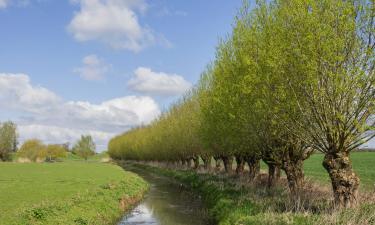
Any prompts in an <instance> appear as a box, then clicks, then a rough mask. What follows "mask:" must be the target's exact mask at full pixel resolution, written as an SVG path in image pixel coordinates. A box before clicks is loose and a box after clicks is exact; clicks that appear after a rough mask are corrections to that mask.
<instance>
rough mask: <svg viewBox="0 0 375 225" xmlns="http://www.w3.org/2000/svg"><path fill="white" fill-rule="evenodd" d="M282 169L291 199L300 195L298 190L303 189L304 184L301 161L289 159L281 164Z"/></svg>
mask: <svg viewBox="0 0 375 225" xmlns="http://www.w3.org/2000/svg"><path fill="white" fill-rule="evenodd" d="M282 167H283V170H284V171H285V174H286V178H287V180H288V186H289V190H290V192H291V194H292V197H295V196H297V195H298V194H299V193H300V190H301V189H302V188H303V184H304V174H303V160H302V159H296V160H292V159H289V160H287V161H285V162H284V163H283V166H282Z"/></svg>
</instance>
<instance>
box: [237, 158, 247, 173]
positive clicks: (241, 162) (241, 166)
mask: <svg viewBox="0 0 375 225" xmlns="http://www.w3.org/2000/svg"><path fill="white" fill-rule="evenodd" d="M236 163H237V167H236V174H237V175H240V174H242V173H243V171H244V170H245V160H244V158H243V157H242V156H236Z"/></svg>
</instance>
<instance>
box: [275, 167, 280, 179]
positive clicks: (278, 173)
mask: <svg viewBox="0 0 375 225" xmlns="http://www.w3.org/2000/svg"><path fill="white" fill-rule="evenodd" d="M280 177H281V169H280V166H277V165H275V180H276V181H278V180H280Z"/></svg>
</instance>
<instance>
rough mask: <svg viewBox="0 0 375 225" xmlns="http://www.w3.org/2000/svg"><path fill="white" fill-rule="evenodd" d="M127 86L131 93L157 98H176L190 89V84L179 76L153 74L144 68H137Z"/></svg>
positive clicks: (160, 73) (161, 73)
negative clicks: (150, 95) (156, 96)
mask: <svg viewBox="0 0 375 225" xmlns="http://www.w3.org/2000/svg"><path fill="white" fill-rule="evenodd" d="M127 85H128V87H129V88H130V89H131V90H133V91H136V92H140V93H144V94H152V95H159V96H177V95H181V94H183V93H185V92H186V91H187V90H189V89H190V88H191V83H190V82H188V81H186V80H185V79H184V78H183V77H182V76H180V75H177V74H167V73H163V72H154V71H152V70H151V69H149V68H145V67H139V68H137V69H136V70H135V71H134V77H133V78H132V79H130V80H129V81H128V84H127Z"/></svg>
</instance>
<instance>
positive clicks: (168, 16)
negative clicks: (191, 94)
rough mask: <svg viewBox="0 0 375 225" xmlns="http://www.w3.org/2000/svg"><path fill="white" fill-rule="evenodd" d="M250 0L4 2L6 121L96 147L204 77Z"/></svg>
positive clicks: (0, 97) (42, 135)
mask: <svg viewBox="0 0 375 225" xmlns="http://www.w3.org/2000/svg"><path fill="white" fill-rule="evenodd" d="M241 4H242V0H230V1H229V0H215V1H213V0H206V1H202V0H188V1H186V0H0V121H7V120H12V121H14V122H16V123H17V125H18V132H19V136H20V142H21V143H22V142H23V141H24V140H27V139H31V138H37V139H40V140H42V141H43V142H45V143H66V142H69V143H71V145H72V144H74V142H76V141H77V140H78V139H79V138H80V136H81V135H87V134H89V135H92V136H93V138H94V140H95V142H96V144H97V151H99V152H100V151H103V150H105V149H106V148H107V143H108V141H109V140H110V139H111V138H112V137H113V136H115V135H117V134H119V133H122V132H124V131H126V130H128V129H130V128H131V127H134V126H139V125H142V124H148V123H150V122H151V121H152V120H153V119H155V118H156V117H158V115H160V113H161V112H162V111H165V110H166V109H168V107H169V106H170V104H171V103H173V102H174V101H176V100H177V99H178V98H179V97H181V95H183V93H184V92H186V91H187V90H189V88H191V87H192V85H194V84H195V83H197V81H198V79H199V76H200V74H201V72H202V71H203V70H204V69H205V67H206V65H207V64H208V63H209V62H210V61H211V60H212V59H213V58H214V56H215V48H216V46H217V44H218V42H219V40H220V38H225V37H226V36H227V35H228V34H229V33H230V31H231V23H232V21H233V19H234V17H235V15H236V13H237V11H238V9H239V8H240V7H241ZM366 146H372V147H374V146H375V140H372V143H370V144H366Z"/></svg>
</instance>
